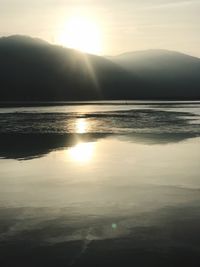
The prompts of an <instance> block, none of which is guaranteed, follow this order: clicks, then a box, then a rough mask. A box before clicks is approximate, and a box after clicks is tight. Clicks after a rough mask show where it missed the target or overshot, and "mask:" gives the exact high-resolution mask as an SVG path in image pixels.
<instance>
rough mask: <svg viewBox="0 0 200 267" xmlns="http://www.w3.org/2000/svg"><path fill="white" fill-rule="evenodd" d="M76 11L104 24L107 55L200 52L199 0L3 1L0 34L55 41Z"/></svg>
mask: <svg viewBox="0 0 200 267" xmlns="http://www.w3.org/2000/svg"><path fill="white" fill-rule="evenodd" d="M76 12H79V14H84V15H85V16H88V17H90V19H91V20H94V21H95V23H97V24H98V25H99V28H100V29H101V34H102V43H103V51H102V53H103V54H106V55H112V54H119V53H122V52H126V51H134V50H143V49H150V48H166V49H170V50H178V51H181V52H185V53H188V54H191V55H195V56H199V57H200V0H185V1H182V0H115V1H114V0H82V1H81V0H0V35H1V36H3V35H12V34H25V35H30V36H34V37H40V38H42V39H45V40H47V41H49V42H51V43H56V42H58V36H59V33H60V32H61V31H62V30H63V27H64V24H65V23H66V21H67V20H68V19H69V17H70V16H72V15H73V14H75V13H76ZM91 38H92V37H91Z"/></svg>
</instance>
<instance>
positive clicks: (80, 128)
mask: <svg viewBox="0 0 200 267" xmlns="http://www.w3.org/2000/svg"><path fill="white" fill-rule="evenodd" d="M87 130H88V123H87V121H86V119H84V118H81V119H78V120H77V121H76V123H75V131H76V133H80V134H81V133H86V132H87Z"/></svg>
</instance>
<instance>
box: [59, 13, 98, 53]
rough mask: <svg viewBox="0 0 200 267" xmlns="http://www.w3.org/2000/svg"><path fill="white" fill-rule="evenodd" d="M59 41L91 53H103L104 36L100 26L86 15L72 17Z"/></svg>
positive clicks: (64, 44)
mask: <svg viewBox="0 0 200 267" xmlns="http://www.w3.org/2000/svg"><path fill="white" fill-rule="evenodd" d="M58 39H59V40H58V42H59V43H60V44H61V45H63V46H66V47H69V48H73V49H77V50H80V51H82V52H86V53H89V54H101V52H102V38H101V31H100V27H98V25H97V24H96V23H95V21H92V20H90V19H89V18H87V17H84V16H74V17H71V18H70V19H69V20H68V21H67V22H66V24H65V26H64V29H63V31H62V32H61V34H60V36H59V37H58Z"/></svg>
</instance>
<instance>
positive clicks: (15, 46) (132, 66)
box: [0, 35, 200, 101]
mask: <svg viewBox="0 0 200 267" xmlns="http://www.w3.org/2000/svg"><path fill="white" fill-rule="evenodd" d="M118 99H126V100H128V99H200V59H198V58H194V57H191V56H187V55H184V54H181V53H177V52H171V51H167V50H149V51H141V52H133V53H126V54H123V55H119V56H117V57H109V58H104V57H99V56H94V55H89V54H84V53H81V52H78V51H75V50H73V49H67V48H64V47H61V46H56V45H51V44H49V43H48V42H45V41H43V40H40V39H37V38H31V37H27V36H17V35H16V36H10V37H2V38H0V101H67V100H76V101H78V100H118Z"/></svg>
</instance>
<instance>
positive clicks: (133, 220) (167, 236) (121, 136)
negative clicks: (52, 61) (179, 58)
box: [0, 103, 200, 267]
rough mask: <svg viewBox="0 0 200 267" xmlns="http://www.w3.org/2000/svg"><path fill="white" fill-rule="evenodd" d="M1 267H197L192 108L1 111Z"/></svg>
mask: <svg viewBox="0 0 200 267" xmlns="http://www.w3.org/2000/svg"><path fill="white" fill-rule="evenodd" d="M0 158H1V159H0V251H1V253H0V265H1V266H5V267H7V266H15V265H17V266H22V267H23V266H140V267H141V266H145V267H146V266H156V267H157V266H162V267H163V266H168V267H169V266H170V267H171V266H199V261H200V254H199V253H200V228H199V225H200V175H199V174H200V165H199V162H200V104H198V103H190V104H187V103H182V104H180V103H179V104H172V103H153V104H152V105H151V104H145V103H144V104H142V105H138V104H129V105H120V103H119V104H118V105H109V104H107V105H97V104H96V105H89V104H88V105H84V106H83V105H74V106H56V107H35V108H31V107H27V108H1V109H0Z"/></svg>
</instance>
